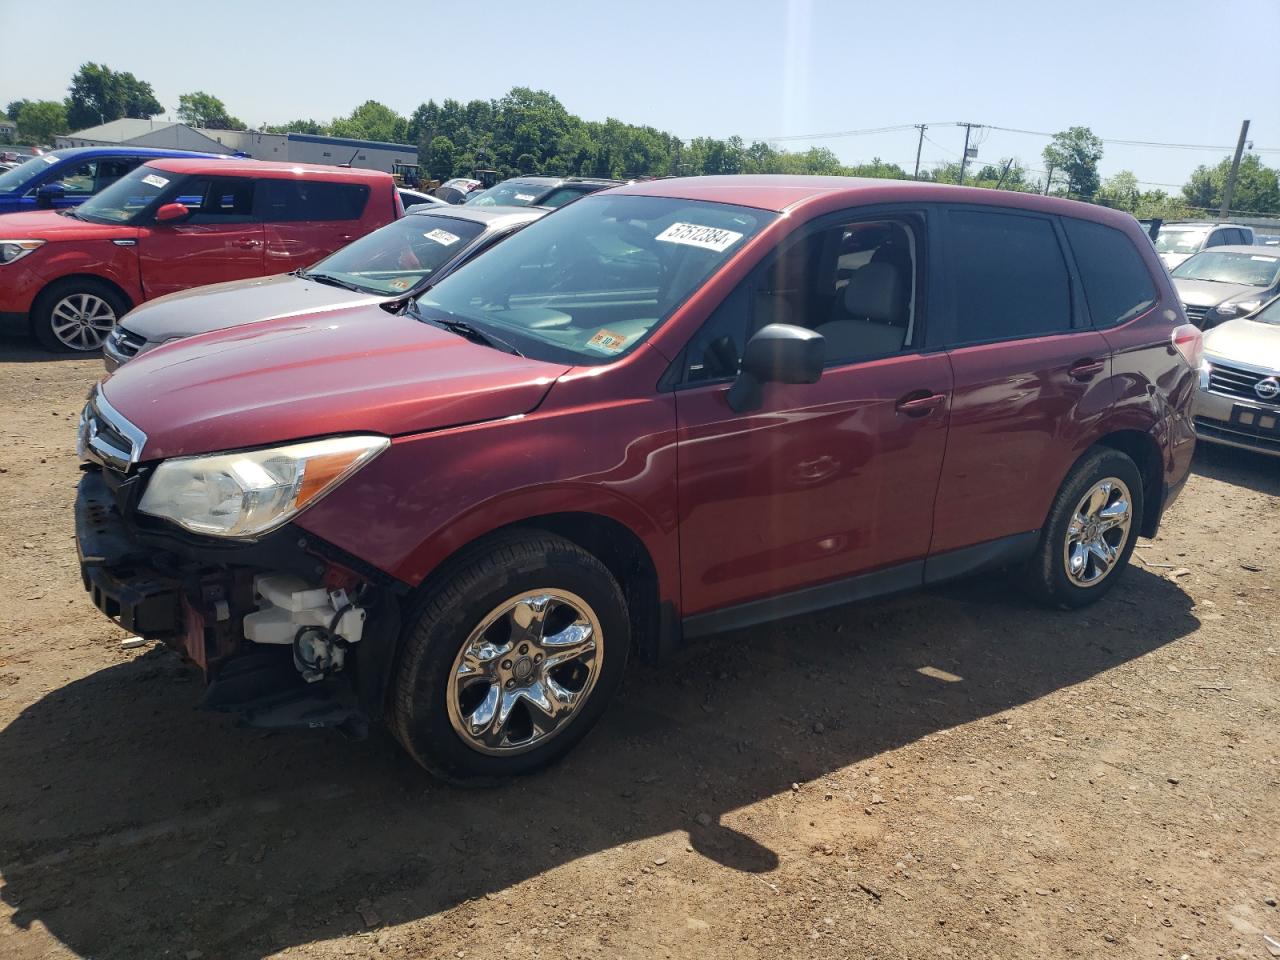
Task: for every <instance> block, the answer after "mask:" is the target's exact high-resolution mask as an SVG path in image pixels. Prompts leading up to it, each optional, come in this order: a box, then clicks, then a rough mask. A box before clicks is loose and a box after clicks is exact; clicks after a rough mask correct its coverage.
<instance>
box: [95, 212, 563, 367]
mask: <svg viewBox="0 0 1280 960" xmlns="http://www.w3.org/2000/svg"><path fill="white" fill-rule="evenodd" d="M546 213H547V211H546V210H543V209H538V208H531V207H480V208H477V209H472V208H470V207H460V206H450V205H447V204H440V205H437V206H433V207H420V208H419V209H417V210H414V211H413V212H411V213H409V214H406V215H405V216H403V217H401V218H400V219H399V220H395V221H393V222H392V223H389V224H387V225H386V226H384V227H380V228H379V229H377V230H375V231H373V233H369V234H365V235H364V236H363V237H361V238H360V239H359V240H356V241H353V242H352V243H349V244H347V245H346V246H345V247H343V248H342V249H340V250H337V251H335V252H334V253H331V254H330V255H329V256H327V257H325V258H324V259H323V260H321V261H320V262H319V263H317V264H315V265H314V266H311V267H307V268H306V269H305V270H297V271H295V272H293V273H282V274H279V275H277V276H274V277H255V278H253V279H250V280H232V281H230V282H228V283H215V284H212V285H210V286H207V287H194V288H192V289H190V290H183V291H181V292H180V293H171V294H169V296H167V297H159V298H157V299H155V300H151V301H149V302H148V303H144V304H142V305H141V306H139V307H136V308H135V309H133V310H132V311H130V312H129V313H128V314H126V315H125V318H124V319H123V320H122V321H121V322H120V323H118V324H116V328H115V329H114V330H113V331H112V332H111V335H110V336H109V337H108V338H107V342H106V343H105V344H104V345H103V348H102V359H103V362H104V363H106V365H107V370H108V371H110V370H115V369H116V368H117V367H118V366H120V365H121V364H122V363H126V362H127V361H129V360H132V359H133V358H134V357H136V356H138V355H139V354H141V353H146V352H147V351H148V350H152V349H154V348H155V347H158V346H160V344H162V343H168V342H169V341H171V340H181V339H182V338H184V337H192V336H195V335H196V334H198V333H208V332H209V331H211V330H222V329H224V328H226V327H233V326H239V325H240V324H245V323H255V322H257V321H259V320H273V319H276V318H278V317H291V316H296V315H298V314H303V313H315V312H316V311H319V310H332V309H336V308H338V307H350V306H355V305H356V304H362V303H385V302H389V301H393V300H395V301H398V300H407V299H408V298H409V297H414V296H417V295H418V294H419V293H421V292H422V291H423V290H425V289H426V288H427V287H429V286H430V285H431V284H432V283H434V282H435V281H436V280H439V279H440V278H441V277H443V276H444V275H445V274H447V273H450V272H452V271H453V270H455V269H457V267H459V266H461V265H462V264H463V263H466V262H467V261H468V260H470V259H471V258H472V257H474V256H476V255H477V254H479V253H481V252H482V251H484V250H487V249H489V248H490V247H491V246H493V245H494V244H495V243H497V242H498V241H500V240H502V239H503V238H505V237H508V236H510V235H511V234H512V233H514V232H515V231H517V230H519V229H520V228H521V227H523V226H524V225H525V224H527V223H531V222H532V221H534V220H537V219H538V218H539V217H542V216H545V215H546Z"/></svg>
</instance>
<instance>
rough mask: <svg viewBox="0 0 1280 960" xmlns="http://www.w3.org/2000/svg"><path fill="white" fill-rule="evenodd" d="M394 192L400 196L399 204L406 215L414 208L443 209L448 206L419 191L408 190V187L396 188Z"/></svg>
mask: <svg viewBox="0 0 1280 960" xmlns="http://www.w3.org/2000/svg"><path fill="white" fill-rule="evenodd" d="M396 192H397V193H399V194H400V203H401V205H402V206H403V207H404V210H405V213H408V212H409V211H410V210H412V209H413V208H414V207H443V206H448V201H446V200H441V199H440V198H439V197H433V196H431V194H429V193H423V192H422V191H420V190H410V189H409V188H408V187H398V188H396Z"/></svg>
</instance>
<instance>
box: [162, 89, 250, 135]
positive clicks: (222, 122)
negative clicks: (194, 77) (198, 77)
mask: <svg viewBox="0 0 1280 960" xmlns="http://www.w3.org/2000/svg"><path fill="white" fill-rule="evenodd" d="M177 114H178V119H179V120H181V121H182V122H183V123H185V124H188V125H190V126H193V127H212V128H214V129H215V130H243V129H244V128H245V125H244V122H243V121H242V120H239V119H238V118H236V117H233V116H231V114H230V113H228V112H227V105H226V104H225V103H223V102H222V101H221V100H219V99H218V98H217V97H215V96H214V95H213V94H211V93H205V92H204V91H203V90H197V91H195V92H194V93H184V94H182V96H180V97H178V109H177Z"/></svg>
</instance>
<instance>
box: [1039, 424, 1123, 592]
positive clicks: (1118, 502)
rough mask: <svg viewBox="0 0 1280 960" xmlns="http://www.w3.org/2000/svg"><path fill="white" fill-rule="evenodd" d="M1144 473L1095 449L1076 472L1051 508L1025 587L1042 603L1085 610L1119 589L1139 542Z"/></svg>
mask: <svg viewBox="0 0 1280 960" xmlns="http://www.w3.org/2000/svg"><path fill="white" fill-rule="evenodd" d="M1143 507H1144V504H1143V486H1142V474H1141V472H1140V471H1139V470H1138V467H1137V465H1136V464H1134V462H1133V460H1131V459H1130V458H1129V457H1128V456H1127V455H1125V454H1123V453H1121V452H1120V451H1119V450H1111V449H1107V448H1102V447H1098V448H1094V449H1093V450H1091V451H1090V452H1089V453H1086V454H1085V455H1084V456H1083V457H1081V459H1080V460H1079V461H1078V462H1077V463H1076V465H1075V466H1074V467H1072V468H1071V472H1070V473H1068V474H1067V478H1066V479H1065V480H1064V481H1063V482H1062V487H1061V488H1060V489H1059V491H1058V495H1057V497H1055V498H1054V501H1053V505H1052V506H1051V507H1050V509H1049V517H1048V520H1047V521H1046V523H1045V526H1044V529H1043V530H1042V531H1041V533H1040V543H1039V545H1038V546H1037V547H1036V552H1035V553H1034V554H1033V555H1032V556H1031V557H1030V559H1028V560H1027V562H1026V564H1025V566H1024V567H1023V569H1022V577H1021V579H1022V584H1023V586H1024V588H1025V589H1026V590H1027V592H1028V593H1030V594H1031V595H1032V596H1033V597H1035V598H1036V599H1037V600H1039V601H1041V602H1042V603H1045V604H1048V605H1050V606H1054V607H1059V608H1072V607H1083V606H1087V605H1088V604H1091V603H1094V602H1096V601H1097V600H1100V599H1101V598H1102V597H1103V596H1104V595H1106V593H1107V592H1108V591H1109V590H1111V588H1112V587H1114V586H1115V583H1116V580H1117V578H1118V577H1119V576H1120V574H1121V573H1122V572H1123V570H1124V568H1125V566H1126V565H1127V564H1128V562H1129V557H1130V555H1131V554H1132V553H1133V548H1134V545H1135V544H1136V543H1137V540H1138V530H1139V529H1140V528H1141V526H1142V511H1143Z"/></svg>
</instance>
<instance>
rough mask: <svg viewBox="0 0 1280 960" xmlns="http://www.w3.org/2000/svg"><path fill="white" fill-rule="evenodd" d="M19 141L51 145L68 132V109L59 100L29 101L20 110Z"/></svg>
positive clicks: (18, 122) (18, 121)
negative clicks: (55, 139) (54, 140)
mask: <svg viewBox="0 0 1280 960" xmlns="http://www.w3.org/2000/svg"><path fill="white" fill-rule="evenodd" d="M17 124H18V139H19V140H20V141H21V142H22V143H31V144H49V143H53V138H54V137H57V136H60V135H61V134H64V133H66V132H67V130H68V127H67V109H66V107H64V106H63V105H62V104H61V103H59V102H58V101H57V100H28V101H26V103H24V104H23V105H22V107H21V108H20V109H19V110H18V119H17Z"/></svg>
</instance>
